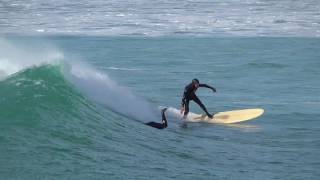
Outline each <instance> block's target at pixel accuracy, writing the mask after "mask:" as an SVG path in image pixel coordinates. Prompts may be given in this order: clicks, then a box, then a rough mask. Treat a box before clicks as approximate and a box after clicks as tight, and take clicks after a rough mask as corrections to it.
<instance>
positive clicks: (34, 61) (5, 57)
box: [0, 38, 63, 79]
mask: <svg viewBox="0 0 320 180" xmlns="http://www.w3.org/2000/svg"><path fill="white" fill-rule="evenodd" d="M61 59H63V54H62V53H61V52H59V51H58V50H56V49H55V48H50V49H48V48H46V47H38V46H36V45H35V44H33V45H32V46H30V45H29V44H18V45H17V44H15V43H12V42H9V41H8V40H6V39H3V38H0V79H4V78H6V77H8V76H9V75H11V74H14V73H16V72H19V71H21V70H23V69H26V68H30V67H32V66H40V65H43V64H54V63H58V62H59V61H60V60H61Z"/></svg>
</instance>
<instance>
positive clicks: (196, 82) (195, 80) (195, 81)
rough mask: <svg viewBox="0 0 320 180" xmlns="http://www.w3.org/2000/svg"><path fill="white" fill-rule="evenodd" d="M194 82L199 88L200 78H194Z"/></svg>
mask: <svg viewBox="0 0 320 180" xmlns="http://www.w3.org/2000/svg"><path fill="white" fill-rule="evenodd" d="M192 84H193V85H194V86H195V87H196V88H198V87H199V84H200V82H199V80H198V79H196V78H195V79H193V80H192Z"/></svg>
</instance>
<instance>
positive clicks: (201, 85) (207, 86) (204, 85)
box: [199, 84, 216, 91]
mask: <svg viewBox="0 0 320 180" xmlns="http://www.w3.org/2000/svg"><path fill="white" fill-rule="evenodd" d="M199 87H205V88H209V89H212V91H216V89H215V88H214V87H212V86H209V85H207V84H199Z"/></svg>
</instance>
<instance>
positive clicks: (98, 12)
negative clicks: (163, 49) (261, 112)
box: [0, 0, 320, 37]
mask: <svg viewBox="0 0 320 180" xmlns="http://www.w3.org/2000/svg"><path fill="white" fill-rule="evenodd" d="M319 9H320V3H319V1H318V0H307V1H292V0H282V1H268V0H246V1H241V0H226V1H208V0H202V1H185V0H177V1H170V0H158V1H148V0H140V1H135V2H131V1H115V0H112V1H104V0H95V1H87V0H79V1H72V2H66V1H64V0H56V1H50V0H45V1H43V0H26V1H20V0H11V1H4V2H2V3H1V4H0V12H2V13H0V19H1V22H0V33H2V34H12V33H13V34H40V35H43V34H46V35H48V34H69V35H75V34H76V35H83V34H86V35H97V36H101V35H107V36H119V35H134V36H163V35H164V36H168V35H177V34H180V35H181V34H182V35H197V36H198V35H200V36H201V35H202V36H208V35H215V36H216V35H228V36H229V35H231V36H250V37H253V36H268V37H279V36H290V37H319V36H320V30H319V29H320V24H319Z"/></svg>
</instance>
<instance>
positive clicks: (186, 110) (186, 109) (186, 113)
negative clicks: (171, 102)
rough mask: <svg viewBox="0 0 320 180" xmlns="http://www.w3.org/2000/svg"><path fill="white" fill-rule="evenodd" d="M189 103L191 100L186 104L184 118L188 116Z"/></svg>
mask: <svg viewBox="0 0 320 180" xmlns="http://www.w3.org/2000/svg"><path fill="white" fill-rule="evenodd" d="M189 102H190V100H189V99H187V100H186V104H185V105H184V116H186V115H188V113H189Z"/></svg>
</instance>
